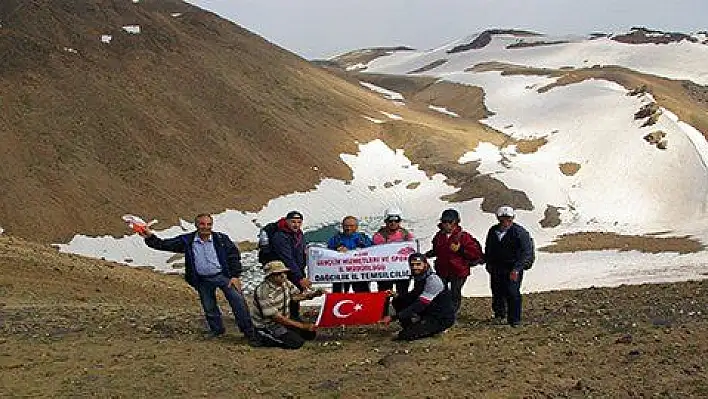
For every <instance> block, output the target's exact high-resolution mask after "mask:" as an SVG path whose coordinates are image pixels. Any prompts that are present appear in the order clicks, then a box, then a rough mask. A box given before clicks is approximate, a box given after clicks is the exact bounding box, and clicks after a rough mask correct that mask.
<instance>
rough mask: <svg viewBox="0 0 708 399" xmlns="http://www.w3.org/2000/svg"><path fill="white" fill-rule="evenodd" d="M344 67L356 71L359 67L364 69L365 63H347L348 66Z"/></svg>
mask: <svg viewBox="0 0 708 399" xmlns="http://www.w3.org/2000/svg"><path fill="white" fill-rule="evenodd" d="M345 69H346V70H347V71H357V70H360V69H366V65H365V64H362V63H361V62H360V63H358V64H354V65H349V66H348V67H346V68H345Z"/></svg>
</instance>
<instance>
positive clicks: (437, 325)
mask: <svg viewBox="0 0 708 399" xmlns="http://www.w3.org/2000/svg"><path fill="white" fill-rule="evenodd" d="M405 299H411V298H401V297H399V298H396V299H394V300H393V308H394V309H396V312H400V311H401V310H403V309H405V308H407V307H408V306H410V305H411V303H410V301H407V300H405ZM398 321H399V322H400V323H401V327H403V329H402V330H401V331H400V332H399V333H398V336H397V337H396V340H400V341H415V340H417V339H421V338H426V337H432V336H433V335H436V334H440V333H441V332H443V331H445V330H447V329H448V328H450V327H452V325H453V324H455V320H454V319H453V318H450V319H439V318H436V317H430V316H423V317H422V318H420V319H417V320H414V319H412V318H407V319H399V320H398Z"/></svg>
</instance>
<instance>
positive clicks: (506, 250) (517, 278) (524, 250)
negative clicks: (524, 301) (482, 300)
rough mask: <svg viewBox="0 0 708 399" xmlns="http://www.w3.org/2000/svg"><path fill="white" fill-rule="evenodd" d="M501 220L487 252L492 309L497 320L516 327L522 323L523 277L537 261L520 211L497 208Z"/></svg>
mask: <svg viewBox="0 0 708 399" xmlns="http://www.w3.org/2000/svg"><path fill="white" fill-rule="evenodd" d="M496 214H497V220H498V222H499V223H497V224H495V225H494V226H492V227H491V228H490V229H489V232H488V233H487V239H486V241H485V246H484V253H485V259H486V261H487V272H489V275H490V281H491V288H492V310H493V311H494V319H495V321H496V322H497V323H503V322H504V321H505V319H506V323H508V324H509V325H511V326H512V327H518V326H519V325H520V324H521V280H522V279H523V277H524V270H525V269H528V268H529V267H531V264H532V263H533V260H534V249H533V241H532V239H531V236H530V235H529V232H528V231H526V229H525V228H523V227H522V226H521V225H519V224H517V223H515V222H514V218H515V217H516V212H514V208H512V207H510V206H507V205H505V206H501V207H499V209H497V212H496Z"/></svg>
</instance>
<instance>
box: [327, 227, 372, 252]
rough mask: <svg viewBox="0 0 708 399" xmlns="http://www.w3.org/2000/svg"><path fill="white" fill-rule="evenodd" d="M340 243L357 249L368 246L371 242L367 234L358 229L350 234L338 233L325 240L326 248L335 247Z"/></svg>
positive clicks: (348, 247)
mask: <svg viewBox="0 0 708 399" xmlns="http://www.w3.org/2000/svg"><path fill="white" fill-rule="evenodd" d="M342 245H344V246H345V247H346V248H347V249H357V248H366V247H370V246H371V245H372V242H371V238H369V236H367V235H366V234H364V233H360V232H358V231H357V232H355V233H354V234H350V235H346V234H344V233H338V234H337V235H335V236H333V237H332V238H330V239H329V241H327V248H329V249H337V248H339V247H340V246H342Z"/></svg>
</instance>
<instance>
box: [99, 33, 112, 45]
mask: <svg viewBox="0 0 708 399" xmlns="http://www.w3.org/2000/svg"><path fill="white" fill-rule="evenodd" d="M111 40H113V36H111V35H101V41H102V42H103V43H106V44H108V43H110V42H111Z"/></svg>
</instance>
